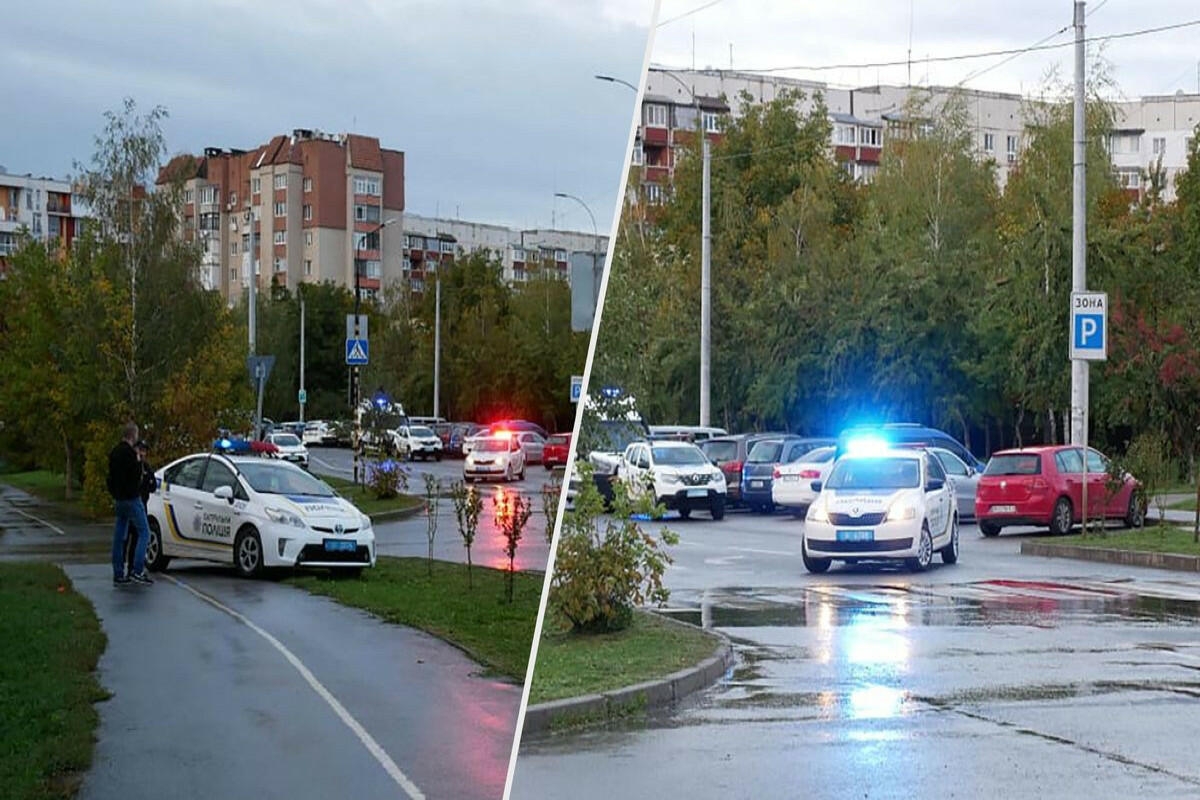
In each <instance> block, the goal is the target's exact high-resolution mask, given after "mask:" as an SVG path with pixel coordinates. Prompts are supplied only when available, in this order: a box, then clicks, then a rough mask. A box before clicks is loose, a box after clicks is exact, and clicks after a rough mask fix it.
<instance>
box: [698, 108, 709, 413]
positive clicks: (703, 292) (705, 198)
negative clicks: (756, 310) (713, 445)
mask: <svg viewBox="0 0 1200 800" xmlns="http://www.w3.org/2000/svg"><path fill="white" fill-rule="evenodd" d="M700 136H701V137H703V140H704V146H703V152H704V181H703V186H702V197H701V200H700V205H701V207H702V208H703V218H702V221H701V234H702V240H701V243H700V424H701V425H708V421H709V411H710V408H711V406H710V403H711V395H710V384H711V380H712V370H711V364H712V275H711V260H712V230H711V228H710V225H709V216H710V213H709V205H710V204H711V203H710V201H711V197H710V194H711V191H710V190H711V180H710V176H709V171H710V168H711V165H712V149H711V147H710V146H709V142H708V136H706V135H705V133H704V126H703V125H701V126H700Z"/></svg>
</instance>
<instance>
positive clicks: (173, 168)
mask: <svg viewBox="0 0 1200 800" xmlns="http://www.w3.org/2000/svg"><path fill="white" fill-rule="evenodd" d="M174 181H179V182H180V183H181V184H182V191H183V198H182V200H183V206H182V210H181V214H182V233H183V236H184V237H185V238H186V239H188V240H189V241H197V242H199V243H200V244H201V245H202V253H203V255H202V260H201V273H200V277H201V282H202V283H203V285H204V286H205V287H206V288H208V289H212V290H216V291H219V292H221V294H222V295H223V296H224V297H225V298H226V299H228V300H229V301H231V302H232V301H233V300H234V299H235V298H237V297H238V296H239V295H240V294H241V292H242V291H243V290H244V288H245V287H246V286H248V285H249V280H250V276H251V274H253V275H254V277H255V280H256V281H257V283H256V286H257V288H258V289H259V290H261V291H265V290H269V289H270V288H271V286H272V285H279V286H286V287H287V288H289V289H291V290H293V291H294V290H295V289H296V287H297V286H299V285H300V284H301V283H305V282H318V283H319V282H324V281H332V282H334V283H337V284H340V285H343V286H347V287H350V288H354V286H355V277H356V274H357V276H358V285H359V287H360V288H361V290H362V292H363V296H364V297H365V298H369V297H371V296H373V295H374V294H375V293H377V292H378V291H380V289H381V288H382V287H383V285H384V284H386V283H390V282H396V281H400V280H402V279H403V275H402V274H401V271H400V266H399V265H400V259H399V258H391V259H390V260H389V258H387V257H386V256H387V255H388V254H391V253H396V254H399V253H400V250H401V242H402V237H403V235H402V233H401V230H400V229H401V227H402V226H401V224H399V223H401V221H402V219H403V215H404V153H403V152H401V151H399V150H392V149H388V148H384V147H381V146H380V144H379V140H378V139H377V138H374V137H370V136H362V135H358V134H352V133H350V134H345V133H343V134H326V133H322V132H320V131H315V130H309V129H302V128H298V129H296V130H294V131H292V133H291V135H290V136H286V135H280V136H275V137H274V138H272V139H271V140H270V141H269V142H267V143H266V144H264V145H260V146H258V147H256V148H254V149H251V150H239V149H232V148H230V149H222V148H217V147H210V148H206V149H205V151H204V153H203V155H198V156H197V155H180V156H176V157H175V158H173V159H172V160H171V161H170V162H169V163H168V164H167V165H166V166H165V167H164V168H163V169H162V170H161V171H160V173H159V177H158V183H159V184H160V185H162V184H167V183H170V182H174ZM393 223H396V224H393ZM389 263H390V264H392V265H394V268H393V269H391V270H389V269H388V268H387V267H386V266H385V265H387V264H389ZM356 265H357V270H356Z"/></svg>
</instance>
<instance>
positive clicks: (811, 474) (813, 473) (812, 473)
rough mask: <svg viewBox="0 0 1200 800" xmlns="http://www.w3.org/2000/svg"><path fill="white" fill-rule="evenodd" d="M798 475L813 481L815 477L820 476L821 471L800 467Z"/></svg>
mask: <svg viewBox="0 0 1200 800" xmlns="http://www.w3.org/2000/svg"><path fill="white" fill-rule="evenodd" d="M800 477H801V478H808V479H810V480H814V481H815V480H816V479H817V478H819V477H821V471H820V470H816V469H802V470H800Z"/></svg>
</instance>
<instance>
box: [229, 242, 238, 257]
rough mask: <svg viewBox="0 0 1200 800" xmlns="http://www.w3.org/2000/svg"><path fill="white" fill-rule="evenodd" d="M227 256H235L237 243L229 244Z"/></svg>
mask: <svg viewBox="0 0 1200 800" xmlns="http://www.w3.org/2000/svg"><path fill="white" fill-rule="evenodd" d="M229 255H231V256H236V255H237V242H230V243H229Z"/></svg>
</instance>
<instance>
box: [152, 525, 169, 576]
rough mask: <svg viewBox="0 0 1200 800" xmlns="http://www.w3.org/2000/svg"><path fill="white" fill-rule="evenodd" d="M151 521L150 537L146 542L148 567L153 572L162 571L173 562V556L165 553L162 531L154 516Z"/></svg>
mask: <svg viewBox="0 0 1200 800" xmlns="http://www.w3.org/2000/svg"><path fill="white" fill-rule="evenodd" d="M149 522H150V539H149V541H147V542H146V569H148V570H150V571H151V572H162V571H163V570H164V569H166V568H167V565H168V564H170V563H171V557H170V556H165V555H163V549H162V531H161V530H159V527H158V521H157V520H155V519H154V518H151V519H150V520H149Z"/></svg>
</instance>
